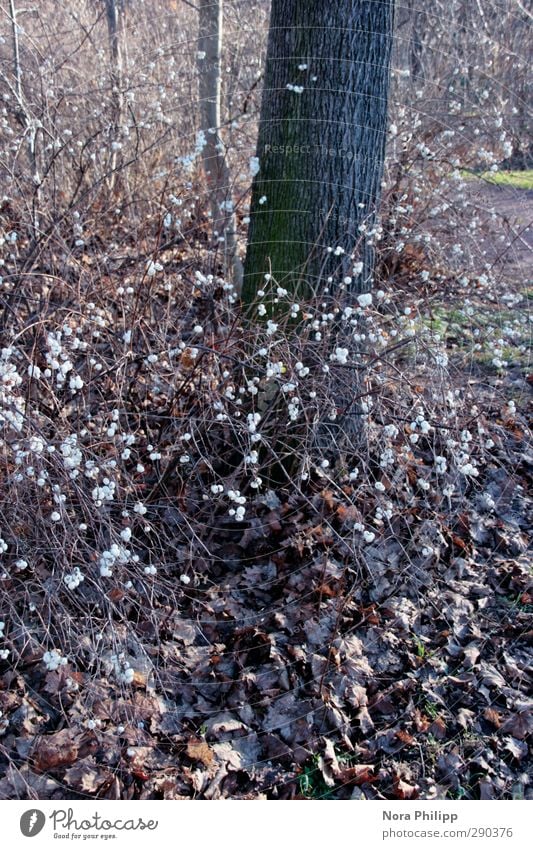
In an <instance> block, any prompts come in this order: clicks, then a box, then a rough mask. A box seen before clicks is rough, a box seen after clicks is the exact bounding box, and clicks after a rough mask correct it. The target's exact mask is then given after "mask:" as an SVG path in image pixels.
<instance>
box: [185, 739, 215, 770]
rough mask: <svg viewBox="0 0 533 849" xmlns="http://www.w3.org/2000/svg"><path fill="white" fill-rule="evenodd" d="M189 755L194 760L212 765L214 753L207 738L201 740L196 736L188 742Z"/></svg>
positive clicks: (205, 764)
mask: <svg viewBox="0 0 533 849" xmlns="http://www.w3.org/2000/svg"><path fill="white" fill-rule="evenodd" d="M187 756H188V757H189V758H191V760H193V761H200V763H203V765H204V766H207V767H209V766H212V764H213V761H214V759H215V758H214V754H213V752H212V750H211V749H210V747H209V746H208V744H207V743H206V742H205V740H200V739H197V738H195V737H191V739H190V740H189V741H188V743H187Z"/></svg>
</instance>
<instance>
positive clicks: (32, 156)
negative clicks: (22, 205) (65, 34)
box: [9, 0, 42, 242]
mask: <svg viewBox="0 0 533 849" xmlns="http://www.w3.org/2000/svg"><path fill="white" fill-rule="evenodd" d="M9 16H10V18H11V37H12V48H13V77H14V80H15V97H16V100H17V107H18V109H17V120H18V122H19V123H20V124H21V126H22V127H23V128H24V131H25V135H26V138H27V144H28V157H29V161H30V168H31V176H32V183H33V186H32V188H33V195H32V203H31V207H32V230H33V239H34V241H35V242H37V241H38V239H39V230H40V218H39V207H40V200H41V189H40V187H41V175H40V169H39V155H38V150H37V144H38V135H39V130H40V129H41V127H42V125H41V122H40V121H37V120H36V119H35V118H33V116H32V115H31V112H30V110H29V109H28V106H27V104H26V99H25V97H24V92H23V90H22V66H21V63H20V46H19V25H18V23H17V7H16V5H15V0H9Z"/></svg>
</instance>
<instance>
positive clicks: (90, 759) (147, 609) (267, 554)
mask: <svg viewBox="0 0 533 849" xmlns="http://www.w3.org/2000/svg"><path fill="white" fill-rule="evenodd" d="M469 191H470V193H471V197H472V200H473V202H474V203H475V202H476V199H477V198H478V197H479V202H480V207H482V208H483V209H484V210H485V211H486V210H487V209H488V208H490V207H492V206H493V207H494V209H495V214H496V219H493V220H492V221H493V226H494V228H495V230H494V232H499V231H500V228H501V219H506V220H508V221H509V220H512V221H513V226H514V231H515V232H519V233H520V235H519V236H517V237H516V239H515V240H514V242H513V246H512V249H511V251H508V252H507V254H506V258H505V260H503V259H502V258H500V259H499V260H498V250H499V249H498V247H497V242H496V241H495V238H494V236H493V235H492V234H491V231H490V230H487V234H486V240H487V241H486V246H483V245H482V250H486V252H487V253H486V257H487V261H490V262H495V261H497V260H498V268H499V269H500V272H499V273H500V278H499V280H500V282H499V284H498V287H497V288H494V287H492V288H491V287H487V286H486V285H484V283H480V284H479V285H473V284H472V283H470V284H469V285H468V287H467V288H466V289H465V286H464V285H461V284H459V283H452V282H450V283H449V285H448V286H447V288H446V290H445V291H443V289H442V286H432V285H430V284H427V285H426V284H422V283H420V282H416V281H415V280H414V279H413V276H412V268H410V267H409V264H408V267H406V268H403V269H402V268H399V269H398V270H397V271H396V272H395V279H394V280H393V281H391V284H390V285H391V287H394V288H395V291H396V293H397V296H398V297H400V296H401V303H402V307H405V308H409V307H410V308H411V309H412V312H413V314H414V315H416V316H417V322H418V325H417V326H418V327H419V328H420V332H421V333H423V332H426V331H428V330H429V331H430V332H432V333H433V332H438V333H440V334H441V336H442V337H443V339H444V340H445V346H446V350H447V354H448V356H449V360H450V370H449V384H448V385H447V391H451V392H456V393H457V394H456V398H458V403H459V407H460V409H459V411H458V413H457V421H458V427H459V430H460V431H461V433H465V432H470V431H472V432H473V433H475V434H477V430H476V429H477V428H478V427H479V426H480V424H482V429H481V437H480V438H481V439H482V440H483V441H484V445H489V447H488V448H487V449H486V452H487V453H486V455H483V456H484V457H485V459H484V460H483V463H481V461H480V472H479V476H478V477H476V478H469V479H465V481H464V483H463V484H462V485H461V486H460V488H459V491H458V492H456V494H455V495H454V496H453V497H452V496H448V497H446V496H443V495H441V494H438V493H437V494H435V493H433V494H432V495H427V496H426V495H425V494H424V493H423V492H422V493H418V494H414V495H413V494H412V490H411V489H409V482H411V483H412V480H413V475H414V479H416V477H417V475H419V474H421V471H420V470H422V471H423V470H424V468H425V466H424V463H425V462H426V460H425V455H429V453H430V451H431V445H429V443H426V441H425V440H424V439H422V440H421V441H420V442H419V443H418V444H417V446H416V450H417V452H418V453H416V452H415V453H414V454H413V457H412V459H410V460H409V461H408V462H407V461H406V462H404V461H402V462H404V465H403V466H402V465H401V464H399V465H398V468H396V469H395V470H393V471H391V472H390V474H389V473H388V474H387V475H384V476H383V480H384V486H385V487H386V489H387V496H388V497H389V499H390V500H391V502H393V503H394V505H395V511H394V515H393V518H392V519H391V520H390V523H389V525H388V526H387V525H386V523H385V528H384V529H381V530H379V529H378V530H376V529H375V530H376V538H375V540H372V541H370V542H369V543H368V544H366V545H360V544H359V542H356V541H355V539H356V531H355V530H354V528H356V527H357V523H358V521H359V520H361V518H362V517H363V518H364V520H365V521H366V520H367V518H368V517H370V515H371V513H372V511H373V510H374V509H375V507H376V504H377V503H378V500H377V499H378V496H377V494H376V491H375V489H374V487H373V481H371V482H369V485H368V486H366V484H365V485H361V486H358V485H357V486H356V485H353V486H350V485H348V484H346V481H342V482H341V483H340V484H339V485H338V486H337V485H334V483H332V482H330V481H329V480H328V479H327V478H323V479H320V478H316V479H313V480H312V481H309V484H308V486H307V487H306V488H305V489H304V488H303V487H302V488H301V489H300V490H298V488H296V487H292V488H289V487H286V488H283V487H281V488H280V489H279V490H278V491H276V492H273V491H269V492H267V493H263V494H262V495H260V496H257V498H256V500H255V503H254V505H253V510H250V511H248V510H247V517H246V521H245V522H243V523H242V524H241V525H237V524H236V523H235V522H228V517H227V513H226V514H224V515H223V514H222V513H220V514H217V517H216V520H215V521H214V522H213V524H212V526H211V527H207V526H206V527H205V533H204V535H203V538H202V541H201V542H202V546H203V548H204V549H205V554H204V556H203V557H201V556H200V555H199V553H198V550H197V549H196V550H195V554H194V560H193V562H192V565H190V568H191V570H192V572H191V574H192V575H193V576H194V577H193V580H192V582H191V583H190V584H189V585H187V584H184V585H183V587H182V591H181V595H180V597H179V607H176V606H175V605H174V604H173V603H169V599H168V594H166V585H165V583H164V581H163V580H162V583H161V586H160V588H159V590H157V589H156V590H154V591H153V593H152V594H151V595H150V594H146V593H145V595H144V596H142V594H141V593H140V591H139V595H138V598H139V599H141V601H136V600H135V599H132V598H131V597H130V595H129V594H128V592H126V591H124V590H120V589H116V588H115V589H112V590H111V591H110V593H109V597H111V596H112V594H113V593H114V595H113V596H112V600H113V604H114V605H115V607H114V614H113V619H112V621H111V623H110V622H108V621H106V620H105V618H102V619H99V618H98V617H99V616H100V612H101V611H100V610H99V607H98V604H97V603H96V602H95V601H94V596H91V588H90V587H89V586H88V584H89V581H88V580H87V581H85V582H84V584H82V585H81V586H80V588H79V589H78V590H76V592H81V593H85V596H83V595H82V596H81V597H82V598H84V603H86V604H87V605H88V606H89V607H88V608H87V609H88V610H89V613H88V614H87V618H85V619H84V616H85V614H84V615H82V614H81V613H80V608H79V606H78V604H77V602H76V603H75V602H72V601H71V600H69V598H67V599H66V600H64V601H63V602H62V603H63V607H62V608H61V610H62V611H63V613H64V616H65V620H67V619H69V620H70V619H74V618H76V617H78V618H79V620H80V622H81V623H82V625H81V626H80V627H82V628H85V636H83V634H82V633H81V632H80V636H79V650H78V654H77V655H76V656H75V657H74V656H73V654H72V653H70V654H69V662H68V663H67V664H66V665H64V666H60V667H59V668H57V669H51V670H50V669H48V670H47V669H46V667H45V666H44V665H43V662H42V650H39V646H40V645H43V644H44V635H45V634H46V629H47V628H49V627H50V626H49V623H47V622H46V621H45V620H46V617H47V614H51V615H52V617H53V616H54V615H58V614H57V610H58V609H59V608H55V607H54V606H53V602H51V601H50V598H49V594H50V592H51V590H50V587H53V586H55V585H53V584H50V583H48V584H47V581H48V582H49V581H50V580H51V577H50V575H52V576H53V569H52V568H51V567H46V568H48V571H46V568H45V567H44V566H42V567H41V571H40V573H39V575H40V578H41V579H42V581H43V589H42V592H41V593H39V591H38V589H36V587H35V582H34V584H32V586H31V588H30V589H27V590H24V591H23V590H21V584H22V583H23V580H24V576H23V575H22V576H17V575H14V576H13V577H10V579H9V581H8V582H7V585H6V587H7V591H8V592H9V593H10V594H11V596H12V598H13V599H15V601H14V602H13V604H14V608H13V609H12V610H11V611H10V612H9V614H3V616H2V618H3V619H4V620H5V623H6V624H5V637H6V640H7V642H6V645H7V646H8V647H9V649H10V651H11V652H12V658H14V659H15V662H12V661H11V660H10V661H8V660H5V661H0V710H1V715H0V723H1V724H2V731H3V735H2V736H1V737H0V763H1V766H2V775H3V777H2V778H1V779H0V798H4V799H7V798H11V799H12V798H53V799H65V798H69V799H78V798H79V799H82V798H106V799H109V798H116V799H130V798H136V799H137V798H138V799H179V798H201V799H218V798H248V799H255V798H268V799H293V798H300V799H302V798H303V799H305V798H314V799H424V800H428V799H505V798H515V799H523V798H533V788H532V787H531V784H530V781H531V775H532V771H531V760H530V755H529V748H528V743H529V741H530V738H531V733H532V731H533V720H532V712H531V708H532V702H531V699H530V693H531V677H530V673H531V647H532V638H533V629H532V619H531V613H532V612H533V596H532V586H533V582H532V572H531V556H530V554H531V550H530V548H529V537H528V531H529V530H530V528H531V518H532V515H531V514H532V509H531V508H532V499H531V488H530V484H531V469H532V464H533V454H532V449H531V442H530V435H529V430H528V427H527V417H528V411H529V410H530V390H531V383H532V376H531V373H530V368H531V366H530V361H529V345H530V334H531V323H530V315H529V312H528V309H529V304H530V303H531V297H532V294H533V291H532V289H531V283H530V282H528V280H527V279H526V275H527V269H528V264H529V262H530V251H531V248H532V247H533V242H532V234H531V229H529V230H528V229H527V227H528V222H531V221H532V220H533V214H532V213H533V192H531V191H524V192H520V193H519V192H517V191H516V190H513V189H508V188H507V187H501V186H491V185H488V184H486V183H482V182H481V181H475V182H473V183H472V185H471V186H470V188H469ZM487 217H488V219H490V214H487ZM489 224H490V221H489ZM489 224H488V226H489ZM417 279H418V278H417ZM465 298H467V299H468V310H469V311H467V310H465ZM51 320H52V318H51ZM59 320H60V321H63V318H61V319H59ZM385 320H388V317H387V315H384V321H385ZM501 361H504V362H505V365H504V366H502V365H501V364H500V363H501ZM394 368H395V369H398V368H402V369H403V371H404V373H405V374H406V375H407V384H408V385H409V387H410V389H409V390H408V391H409V392H412V394H413V398H414V400H411V399H409V398H406V397H405V396H402V397H398V399H397V403H398V406H401V405H405V406H406V407H408V408H409V409H410V410H411V409H415V408H416V403H417V402H416V398H417V395H418V396H423V395H424V392H425V391H426V386H427V385H428V384H430V383H431V376H430V375H429V376H428V374H427V373H426V372H424V371H423V369H421V367H420V363H419V360H418V359H417V356H416V354H415V353H413V351H411V349H410V348H409V347H407V348H404V349H403V351H400V353H399V354H398V359H397V360H396V361H395V363H394ZM402 386H403V384H402ZM403 391H404V389H402V392H403ZM406 391H407V390H406ZM443 395H444V393H443ZM93 403H97V402H96V401H94V402H93ZM438 413H439V410H438V409H437V410H436V411H435V416H436V418H435V424H436V426H437V427H438V424H437V417H438ZM92 414H93V415H95V414H96V411H95V410H94V409H92ZM65 415H67V413H65ZM406 415H407V417H408V416H409V413H407V414H406ZM475 438H476V439H477V438H478V437H477V435H475ZM464 439H465V440H467V439H468V437H464ZM413 451H414V449H413ZM415 455H416V456H415ZM480 456H481V455H480ZM370 465H371V467H372V468H375V467H377V468H378V472H379V463H376V462H375V458H374V457H373V456H372V457H371V458H370ZM9 471H10V470H8V472H9ZM376 474H377V473H376ZM380 480H381V477H380ZM408 489H409V493H410V494H409V495H407V494H406V493H407V490H408ZM192 501H194V499H192V500H190V499H189V498H188V496H187V495H184V494H183V488H182V487H181V486H180V485H178V483H175V484H174V489H172V482H171V483H170V484H169V486H168V488H167V489H166V490H165V492H164V493H162V494H161V493H159V495H158V497H157V499H155V500H154V501H153V502H152V503H151V504H150V505H149V512H148V514H147V519H150V518H151V517H152V525H153V527H155V528H156V532H155V535H156V536H157V537H158V544H159V545H160V547H161V552H162V554H161V557H162V558H163V559H164V558H165V557H166V558H167V561H168V562H170V561H172V562H177V567H176V568H177V572H176V574H178V575H179V572H180V571H183V570H184V568H185V566H184V564H190V546H189V545H188V543H187V535H186V533H185V530H184V520H185V521H186V522H188V521H189V517H190V520H191V521H193V518H194V511H195V509H197V508H195V507H193V506H191V504H192ZM199 522H201V515H200V519H199ZM158 523H159V524H158ZM163 525H164V526H165V531H164V533H163V531H162V527H163ZM199 526H200V525H198V526H196V527H199ZM167 538H172V545H170V544H167ZM169 574H170V573H169ZM170 577H172V575H170ZM139 585H140V582H139ZM27 586H29V585H27ZM47 587H48V589H47ZM28 593H29V595H30V596H31V600H32V604H33V610H34V611H35V610H36V609H37V613H36V614H35V615H34V616H33V618H31V616H30V615H29V613H28ZM91 605H93V606H92V607H91ZM90 611H92V613H91V612H90ZM90 616H92V617H93V618H92V620H91V619H90ZM15 620H17V622H18V624H17V627H15V626H14V624H12V623H14V622H15ZM83 623H85V624H83ZM91 623H92V624H91ZM110 627H112V630H113V640H112V643H113V645H115V644H120V645H122V646H127V656H128V657H129V659H130V661H131V666H132V667H134V669H135V675H134V678H133V681H132V682H131V684H129V685H128V686H123V685H120V684H118V683H117V682H116V680H115V679H114V678H113V676H112V674H111V673H110V672H106V669H107V667H106V666H105V664H104V663H100V662H99V661H98V659H97V658H96V655H95V650H94V639H93V638H94V633H93V632H94V631H97V630H98V629H100V628H101V629H102V631H104V632H105V631H106V629H107V631H108V632H109V629H110ZM104 641H105V640H104Z"/></svg>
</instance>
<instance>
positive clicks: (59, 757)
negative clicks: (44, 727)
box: [33, 728, 79, 772]
mask: <svg viewBox="0 0 533 849" xmlns="http://www.w3.org/2000/svg"><path fill="white" fill-rule="evenodd" d="M78 750H79V736H78V737H77V735H76V734H75V732H74V731H73V730H72V729H70V728H64V729H63V730H62V731H57V732H56V733H55V734H49V735H47V736H46V737H41V738H40V739H39V740H38V741H37V744H36V746H35V749H34V751H33V764H34V767H35V769H36V770H37V772H48V771H49V770H52V769H57V768H58V767H60V766H69V765H70V764H73V763H74V762H75V760H76V758H77V757H78Z"/></svg>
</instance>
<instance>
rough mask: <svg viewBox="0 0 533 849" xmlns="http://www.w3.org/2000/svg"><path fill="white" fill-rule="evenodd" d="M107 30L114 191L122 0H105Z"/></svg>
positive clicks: (121, 101)
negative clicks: (109, 63)
mask: <svg viewBox="0 0 533 849" xmlns="http://www.w3.org/2000/svg"><path fill="white" fill-rule="evenodd" d="M105 4H106V17H107V32H108V37H109V53H110V61H111V109H112V118H111V121H112V123H111V155H110V157H109V179H108V185H109V188H110V190H111V191H112V190H113V188H114V187H115V183H116V178H117V169H118V166H119V162H120V157H119V151H120V148H118V147H117V146H116V145H118V144H120V135H121V127H122V123H123V112H124V97H123V92H122V74H123V68H122V45H121V29H122V20H121V19H122V9H121V8H120V0H105Z"/></svg>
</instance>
